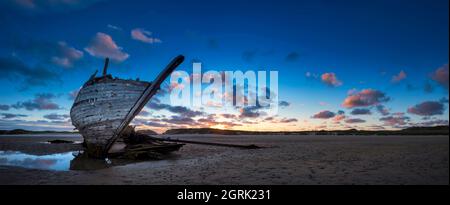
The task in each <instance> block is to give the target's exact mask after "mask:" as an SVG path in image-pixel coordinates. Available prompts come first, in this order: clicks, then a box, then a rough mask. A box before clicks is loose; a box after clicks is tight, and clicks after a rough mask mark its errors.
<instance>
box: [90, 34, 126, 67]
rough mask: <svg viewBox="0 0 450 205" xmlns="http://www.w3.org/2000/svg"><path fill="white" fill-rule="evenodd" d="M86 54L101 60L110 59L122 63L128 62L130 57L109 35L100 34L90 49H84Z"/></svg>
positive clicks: (92, 41) (91, 43) (93, 40)
mask: <svg viewBox="0 0 450 205" xmlns="http://www.w3.org/2000/svg"><path fill="white" fill-rule="evenodd" d="M84 50H85V51H86V52H88V53H89V54H91V55H92V56H95V57H99V58H106V57H109V58H111V59H112V60H115V61H119V62H122V61H124V60H126V59H127V58H128V57H129V55H128V53H125V52H123V51H122V48H121V47H119V46H118V45H117V44H116V42H114V40H113V39H112V38H111V36H109V35H108V34H105V33H101V32H98V33H97V34H96V35H95V37H94V38H93V39H92V40H91V42H90V44H89V46H88V47H86V48H84Z"/></svg>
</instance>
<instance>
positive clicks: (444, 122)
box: [410, 120, 448, 127]
mask: <svg viewBox="0 0 450 205" xmlns="http://www.w3.org/2000/svg"><path fill="white" fill-rule="evenodd" d="M410 124H411V125H412V126H416V127H429V126H438V125H447V126H448V120H430V121H425V122H419V123H410Z"/></svg>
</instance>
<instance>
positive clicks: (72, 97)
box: [68, 89, 80, 100]
mask: <svg viewBox="0 0 450 205" xmlns="http://www.w3.org/2000/svg"><path fill="white" fill-rule="evenodd" d="M78 92H80V89H76V90H72V91H70V92H69V93H68V95H69V100H75V98H77V96H78Z"/></svg>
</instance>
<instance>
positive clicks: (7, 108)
mask: <svg viewBox="0 0 450 205" xmlns="http://www.w3.org/2000/svg"><path fill="white" fill-rule="evenodd" d="M9 108H10V106H9V105H1V104H0V110H3V111H6V110H9Z"/></svg>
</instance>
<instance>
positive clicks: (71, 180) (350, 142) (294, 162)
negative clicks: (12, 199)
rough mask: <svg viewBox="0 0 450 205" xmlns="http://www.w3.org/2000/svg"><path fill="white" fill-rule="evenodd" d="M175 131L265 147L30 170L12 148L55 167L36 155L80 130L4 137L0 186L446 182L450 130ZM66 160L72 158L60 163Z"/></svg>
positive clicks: (59, 147)
mask: <svg viewBox="0 0 450 205" xmlns="http://www.w3.org/2000/svg"><path fill="white" fill-rule="evenodd" d="M164 137H169V136H167V135H165V136H164ZM170 137H171V138H172V139H176V138H179V139H189V140H198V141H209V142H223V143H235V144H257V145H260V146H265V147H266V148H264V149H255V150H244V149H237V148H230V147H216V146H205V145H194V144H187V145H185V146H184V147H183V148H181V150H180V151H178V152H175V153H173V154H170V155H168V156H165V158H164V159H162V160H151V161H144V162H135V163H126V164H120V165H117V166H113V165H110V167H108V168H104V169H98V170H64V169H65V168H62V170H60V171H57V170H51V169H46V168H45V166H41V167H38V168H25V167H26V166H25V167H24V165H23V163H22V162H20V163H22V166H18V165H6V164H8V163H11V160H13V159H10V158H8V156H9V155H8V153H13V154H16V155H17V154H23V155H24V156H28V159H22V161H23V162H26V163H28V165H30V166H31V167H33V166H35V165H36V163H37V164H38V165H42V163H44V165H51V164H52V163H53V161H52V160H50V159H47V160H39V156H53V155H55V154H58V153H69V154H68V155H64V156H69V157H70V156H71V155H70V152H76V151H77V150H80V149H81V145H80V144H78V143H76V144H49V143H46V142H47V141H48V140H52V139H64V140H73V141H78V142H79V141H81V140H82V139H81V137H80V136H79V135H52V136H48V135H3V136H0V151H2V154H1V155H0V164H1V165H0V184H149V185H152V184H181V185H185V184H251V185H253V184H271V185H272V184H274V185H278V184H306V185H318V184H444V185H448V184H449V137H448V136H298V135H260V136H245V135H238V136H224V135H189V136H187V135H174V136H170ZM29 156H33V157H36V158H30V157H29ZM25 158H27V157H25ZM8 160H9V161H8ZM16 160H17V159H16ZM66 160H67V159H66ZM14 163H16V164H20V163H18V162H14ZM45 163H46V164H45ZM64 163H68V162H63V165H61V166H65V164H64ZM113 164H114V163H113Z"/></svg>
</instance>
